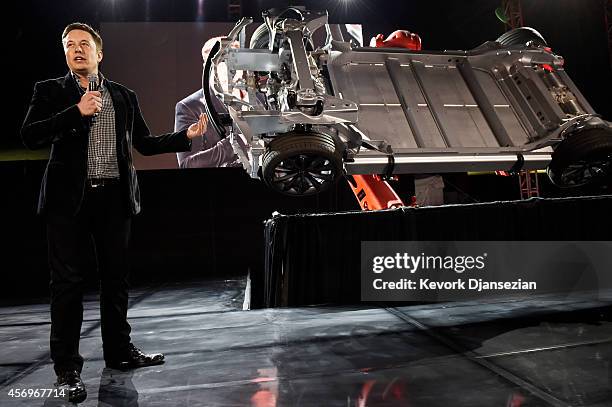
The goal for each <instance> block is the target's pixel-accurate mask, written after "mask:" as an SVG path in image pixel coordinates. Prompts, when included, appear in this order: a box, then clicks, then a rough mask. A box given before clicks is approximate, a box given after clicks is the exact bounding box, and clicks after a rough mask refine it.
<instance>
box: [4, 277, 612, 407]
mask: <svg viewBox="0 0 612 407" xmlns="http://www.w3.org/2000/svg"><path fill="white" fill-rule="evenodd" d="M245 286H246V279H245V280H240V279H238V280H227V281H204V282H199V283H182V284H174V285H173V284H167V285H163V286H156V287H149V288H146V289H144V288H141V289H137V290H133V291H132V292H131V305H130V310H129V317H130V321H131V324H132V328H133V332H132V339H133V341H134V343H135V344H136V345H137V346H139V347H141V348H142V349H143V350H144V351H149V352H153V351H155V352H164V353H165V354H166V360H167V362H166V363H165V364H164V365H162V366H156V367H149V368H143V369H139V370H134V371H130V372H120V371H117V370H112V369H106V368H104V365H103V360H102V359H101V356H102V354H101V353H102V352H101V339H100V321H99V313H98V304H97V297H96V296H94V295H91V296H89V297H87V302H86V304H85V315H84V323H83V331H82V339H81V354H82V355H83V356H84V357H85V366H84V369H83V374H82V376H83V379H84V381H85V384H86V385H87V390H88V394H89V396H88V398H87V400H86V401H85V402H84V403H82V404H80V405H82V406H160V407H173V406H256V407H274V406H279V407H280V406H291V407H293V406H316V407H327V406H347V407H348V406H355V407H357V406H390V407H391V406H410V407H419V406H426V407H436V406H443V407H451V406H452V407H459V406H484V407H490V406H504V407H519V406H521V407H523V406H525V407H526V406H592V407H595V406H598V407H604V406H612V293H606V294H605V295H602V294H601V293H600V294H599V298H596V297H595V296H594V295H588V294H581V295H573V296H572V297H559V296H540V297H534V296H532V297H530V298H529V299H528V300H520V301H518V300H509V299H506V300H498V301H491V300H489V301H487V302H463V303H445V304H427V305H412V306H405V304H404V305H402V306H401V307H394V306H388V307H384V306H377V305H374V304H373V305H371V306H365V305H362V306H317V307H304V308H293V309H264V310H253V311H242V308H243V300H244V289H245ZM48 336H49V313H48V305H45V304H40V305H27V306H25V305H24V306H12V307H3V308H0V340H1V343H2V346H1V348H0V380H1V381H2V385H1V394H0V406H2V407H5V406H60V405H68V404H66V403H63V402H61V401H59V400H53V399H44V398H38V399H35V398H29V399H23V398H22V399H16V398H11V397H9V396H8V395H7V394H8V392H9V390H10V389H48V388H52V386H53V382H54V380H55V376H54V374H53V369H52V365H51V364H50V360H49V353H48Z"/></svg>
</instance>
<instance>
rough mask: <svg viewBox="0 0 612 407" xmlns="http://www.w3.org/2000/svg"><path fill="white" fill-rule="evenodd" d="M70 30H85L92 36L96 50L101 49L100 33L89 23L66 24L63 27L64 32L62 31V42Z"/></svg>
mask: <svg viewBox="0 0 612 407" xmlns="http://www.w3.org/2000/svg"><path fill="white" fill-rule="evenodd" d="M72 30H83V31H87V32H88V33H90V34H91V36H92V37H93V40H94V42H95V43H96V47H97V48H98V51H102V37H100V34H98V32H97V31H96V30H94V29H93V28H92V27H91V26H90V25H89V24H85V23H70V24H68V25H67V26H66V28H64V32H63V33H62V43H63V42H64V39H65V38H66V36H67V35H68V33H69V32H70V31H72Z"/></svg>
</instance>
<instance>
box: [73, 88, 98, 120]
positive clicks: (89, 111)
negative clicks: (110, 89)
mask: <svg viewBox="0 0 612 407" xmlns="http://www.w3.org/2000/svg"><path fill="white" fill-rule="evenodd" d="M77 107H78V108H79V111H80V112H81V116H87V117H90V116H93V115H95V114H96V113H100V112H101V111H102V94H101V93H100V92H98V91H87V92H85V94H83V96H81V101H80V102H79V103H77Z"/></svg>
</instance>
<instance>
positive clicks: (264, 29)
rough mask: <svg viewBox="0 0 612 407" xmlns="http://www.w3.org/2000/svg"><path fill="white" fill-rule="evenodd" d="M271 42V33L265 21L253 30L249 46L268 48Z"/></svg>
mask: <svg viewBox="0 0 612 407" xmlns="http://www.w3.org/2000/svg"><path fill="white" fill-rule="evenodd" d="M269 44H270V33H269V32H268V26H267V25H266V24H265V23H264V24H261V25H260V26H259V27H257V28H256V29H255V31H253V35H251V40H250V41H249V48H251V49H266V48H268V45H269Z"/></svg>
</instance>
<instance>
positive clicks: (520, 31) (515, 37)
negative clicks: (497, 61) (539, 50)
mask: <svg viewBox="0 0 612 407" xmlns="http://www.w3.org/2000/svg"><path fill="white" fill-rule="evenodd" d="M530 41H531V42H532V44H533V45H536V46H542V47H546V46H548V44H547V43H546V40H545V39H544V37H542V34H540V33H539V32H538V31H536V30H535V29H533V28H531V27H519V28H514V29H512V30H510V31H508V32H505V33H504V34H502V35H501V36H500V37H499V38H498V39H497V40H496V42H498V43H500V44H501V45H503V46H504V47H509V46H512V45H527V43H529V42H530Z"/></svg>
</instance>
